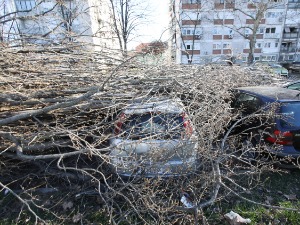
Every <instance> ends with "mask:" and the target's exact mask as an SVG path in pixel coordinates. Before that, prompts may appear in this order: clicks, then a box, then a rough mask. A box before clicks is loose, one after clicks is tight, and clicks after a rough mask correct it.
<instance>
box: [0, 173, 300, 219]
mask: <svg viewBox="0 0 300 225" xmlns="http://www.w3.org/2000/svg"><path fill="white" fill-rule="evenodd" d="M260 180H261V181H262V182H260V183H259V184H258V185H257V186H256V187H255V188H253V189H252V190H251V192H250V193H248V192H247V193H243V196H244V197H246V198H249V199H251V200H253V201H257V202H261V203H264V204H266V203H268V202H269V203H270V204H272V205H275V206H282V207H287V208H296V209H299V211H300V170H294V171H287V172H284V173H266V174H263V175H262V176H261V177H260ZM245 182H248V180H247V181H245ZM56 197H57V198H59V196H56ZM16 202H17V201H16V200H14V199H13V197H12V196H10V195H7V196H4V195H0V203H1V208H2V207H3V206H4V205H6V204H10V205H11V204H16ZM73 203H74V207H72V209H70V210H66V211H62V210H61V208H57V209H55V211H56V212H59V210H61V212H60V215H61V216H62V218H65V219H64V220H63V223H62V221H61V220H58V219H56V218H53V217H51V215H50V214H49V215H48V214H47V213H46V214H45V212H44V213H43V212H41V214H39V215H41V216H42V217H43V218H46V220H48V221H51V222H50V223H49V224H76V223H74V222H73V221H74V220H73V219H74V216H75V215H78V214H82V220H81V221H82V222H83V223H84V224H110V223H109V217H108V215H107V214H106V212H105V211H104V210H103V206H102V207H101V206H100V205H99V204H97V202H96V201H95V199H94V200H93V199H92V198H91V197H86V198H83V199H80V200H76V201H73ZM37 211H39V210H37ZM230 211H234V212H236V213H238V214H240V215H241V216H242V217H243V218H249V219H251V221H252V222H251V224H253V225H254V224H255V225H257V224H259V225H263V224H266V225H269V224H288V225H298V224H300V214H299V212H296V211H288V210H279V209H271V208H266V207H263V206H260V205H255V204H252V203H249V202H245V201H243V200H241V199H240V198H238V197H236V196H233V195H227V196H226V197H225V198H223V199H222V200H220V201H218V202H216V203H215V204H214V205H213V206H211V207H209V208H206V209H205V210H204V214H205V217H206V219H207V221H208V223H209V224H218V225H219V224H228V223H227V222H226V221H225V219H224V215H225V214H226V213H228V212H230ZM18 212H20V211H18ZM18 217H19V220H18V221H16V218H18ZM131 219H132V220H134V221H135V219H134V218H131ZM145 219H146V218H145ZM149 219H150V218H149ZM150 220H151V219H150ZM9 224H34V218H33V216H32V215H31V214H30V213H29V212H28V210H26V209H25V208H23V211H22V213H20V214H18V213H14V214H13V213H11V214H9V213H7V214H5V216H3V214H2V216H1V218H0V225H9ZM78 224H80V221H79V222H78ZM122 224H127V222H126V221H125V222H123V223H122ZM128 224H130V223H129V220H128Z"/></svg>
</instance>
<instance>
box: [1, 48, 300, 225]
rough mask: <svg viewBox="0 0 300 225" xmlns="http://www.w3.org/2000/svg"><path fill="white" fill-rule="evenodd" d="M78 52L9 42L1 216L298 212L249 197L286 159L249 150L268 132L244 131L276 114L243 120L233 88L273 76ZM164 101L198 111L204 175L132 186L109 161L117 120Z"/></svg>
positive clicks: (159, 217)
mask: <svg viewBox="0 0 300 225" xmlns="http://www.w3.org/2000/svg"><path fill="white" fill-rule="evenodd" d="M160 44H161V43H160ZM75 46H76V45H75ZM75 46H72V47H73V49H76V51H66V50H67V49H69V48H70V45H69V44H68V45H65V44H64V43H59V44H58V45H56V46H39V45H37V46H32V45H28V44H26V43H25V44H24V46H23V48H22V49H20V48H15V47H10V46H9V45H8V46H0V58H1V59H0V86H1V93H0V101H1V104H0V127H1V131H0V191H1V195H0V198H1V199H0V206H1V209H2V210H1V211H0V217H1V218H3V217H8V216H9V215H12V214H13V217H14V219H15V220H14V222H16V223H18V222H19V223H26V222H27V223H30V222H32V223H36V224H38V222H43V223H47V222H49V221H47V219H46V218H45V217H46V216H44V215H47V216H48V215H50V219H51V220H54V221H58V222H60V223H73V224H75V223H78V222H81V223H83V224H88V223H89V222H90V220H92V219H91V218H88V215H89V213H90V212H91V208H93V209H95V210H97V212H103V215H107V217H108V218H107V221H109V223H112V224H120V223H122V222H124V221H125V222H127V223H131V224H135V223H138V222H139V223H150V224H166V223H182V224H192V223H194V224H197V223H199V221H201V220H203V221H205V216H204V214H203V210H204V209H205V208H206V207H208V206H211V205H212V204H214V203H216V202H218V201H221V200H222V199H226V197H227V196H230V197H232V196H233V195H234V196H237V197H238V198H239V199H242V200H243V201H248V202H251V203H253V204H258V205H263V206H265V207H273V208H277V209H288V210H296V211H297V209H295V208H284V207H278V206H273V205H271V204H267V203H264V202H263V200H262V201H254V200H253V199H250V198H249V195H248V196H247V195H246V194H245V192H246V191H251V190H252V188H253V187H255V185H259V184H260V182H261V179H260V176H261V175H262V174H263V173H264V172H265V171H271V172H274V171H276V170H275V169H274V168H273V165H274V163H277V162H278V160H276V159H274V160H271V161H264V160H261V159H260V158H256V157H254V158H251V159H250V160H249V158H248V157H245V156H246V155H251V153H252V152H253V151H255V152H256V153H259V152H260V151H263V150H264V147H265V145H264V144H260V145H257V146H253V145H252V146H251V144H250V143H251V140H252V138H257V134H254V135H251V134H250V135H249V136H247V137H246V138H244V137H243V133H244V132H243V131H242V132H241V133H237V134H234V132H233V131H234V129H235V128H236V127H237V126H239V125H241V124H245V123H253V119H254V118H256V119H257V118H258V121H259V123H258V126H259V127H264V125H266V124H267V122H268V121H267V118H270V117H272V116H273V113H272V112H270V113H269V114H267V115H266V113H263V112H261V111H257V112H256V113H255V114H253V115H251V116H248V117H242V118H241V117H240V114H239V112H235V111H232V108H231V105H230V99H231V96H232V93H231V92H230V91H229V89H231V88H234V87H238V86H246V85H256V84H268V85H271V84H273V83H272V82H273V80H272V76H270V75H269V74H268V73H266V72H265V71H263V70H262V69H258V70H257V71H256V72H255V73H253V72H252V71H250V70H248V69H247V68H243V67H238V66H232V67H218V66H211V65H206V66H202V67H199V66H188V67H187V66H181V65H170V66H166V65H165V64H164V63H162V64H155V65H147V64H141V63H140V62H139V61H138V60H135V58H136V56H133V57H131V58H127V59H123V60H120V59H119V58H118V55H117V54H115V52H113V51H112V50H109V49H107V50H106V51H104V50H103V51H98V52H96V51H95V52H91V51H87V50H86V48H75ZM154 53H155V49H154ZM212 77H213V78H214V79H212ZM162 97H164V98H169V99H173V100H175V99H181V101H182V103H183V104H184V108H185V109H186V111H187V113H188V114H189V115H190V120H191V123H192V124H193V129H194V131H195V133H196V134H197V140H198V142H197V144H198V145H197V148H196V149H195V151H196V153H195V155H197V162H198V164H197V168H194V169H191V170H190V171H188V172H189V173H188V175H187V174H186V173H184V171H182V170H181V169H180V167H179V168H178V171H177V174H176V176H175V177H169V178H166V177H164V176H160V175H158V176H157V177H144V176H143V175H142V174H133V175H132V177H130V178H128V179H125V178H124V177H122V176H120V175H119V174H118V173H116V171H115V170H114V169H113V167H112V161H111V159H110V152H111V151H112V149H113V147H112V146H111V144H110V140H111V138H112V136H113V135H114V133H113V130H114V128H115V120H116V117H117V115H118V114H119V113H120V112H121V111H122V110H123V109H124V108H126V107H128V106H129V105H130V104H131V102H132V101H134V100H136V99H137V98H138V99H140V98H162ZM274 109H276V108H274ZM273 111H274V110H273ZM183 116H185V115H180V118H181V117H183ZM181 119H182V118H181ZM232 121H236V122H235V123H234V124H232ZM186 125H187V124H186ZM182 127H184V125H183V124H182ZM244 131H245V132H246V131H247V128H246V130H244ZM166 132H167V131H166ZM157 138H160V137H159V136H158V137H157ZM144 140H145V139H141V140H140V141H144ZM241 140H242V141H241ZM181 141H183V139H182V140H181V139H180V141H179V142H180V143H181ZM182 143H183V142H182ZM163 152H164V149H159V148H158V149H156V151H153V152H150V154H149V155H147V159H148V160H151V161H155V160H156V161H157V160H162V161H163V160H164V159H162V157H163V156H164V154H163ZM170 154H175V153H170ZM176 154H177V153H176ZM283 160H289V159H283ZM253 161H254V162H253ZM124 165H126V163H124ZM130 166H133V167H134V168H135V169H137V170H136V171H138V169H139V168H140V166H139V165H130ZM135 166H136V167H137V168H136V167H135ZM296 166H297V165H296ZM153 169H155V168H153ZM156 169H157V168H156ZM245 180H246V182H245ZM87 196H88V199H87ZM184 197H185V198H186V199H187V200H188V202H187V201H184ZM91 198H92V200H91ZM182 199H183V201H181V200H182ZM226 200H227V199H226ZM18 202H19V204H18ZM76 204H78V205H76ZM92 204H94V205H93V206H92V207H91V205H92ZM77 206H78V207H77ZM28 213H29V215H28ZM24 217H25V219H24ZM52 222H53V221H52ZM93 222H95V221H93Z"/></svg>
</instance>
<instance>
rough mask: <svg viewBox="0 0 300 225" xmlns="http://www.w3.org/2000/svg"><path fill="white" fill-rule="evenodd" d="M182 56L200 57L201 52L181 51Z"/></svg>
mask: <svg viewBox="0 0 300 225" xmlns="http://www.w3.org/2000/svg"><path fill="white" fill-rule="evenodd" d="M181 53H182V55H200V50H186V51H181Z"/></svg>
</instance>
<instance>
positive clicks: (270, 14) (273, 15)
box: [266, 12, 283, 18]
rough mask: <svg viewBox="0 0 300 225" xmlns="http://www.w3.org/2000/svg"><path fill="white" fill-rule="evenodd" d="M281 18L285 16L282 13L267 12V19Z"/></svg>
mask: <svg viewBox="0 0 300 225" xmlns="http://www.w3.org/2000/svg"><path fill="white" fill-rule="evenodd" d="M280 16H283V13H282V12H267V13H266V18H278V17H280Z"/></svg>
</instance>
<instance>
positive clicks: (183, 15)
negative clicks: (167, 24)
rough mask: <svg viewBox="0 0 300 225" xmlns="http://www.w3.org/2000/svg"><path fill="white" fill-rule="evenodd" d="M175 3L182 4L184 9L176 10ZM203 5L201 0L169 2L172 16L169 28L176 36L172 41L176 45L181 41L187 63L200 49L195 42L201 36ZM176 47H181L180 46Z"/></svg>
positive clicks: (191, 60)
mask: <svg viewBox="0 0 300 225" xmlns="http://www.w3.org/2000/svg"><path fill="white" fill-rule="evenodd" d="M177 4H182V7H183V8H184V10H182V11H178V7H176V6H175V5H177ZM203 5H205V3H204V2H203V1H202V2H201V1H193V0H181V1H179V2H177V3H173V2H171V8H172V16H173V18H172V25H171V26H172V27H171V29H172V30H173V33H176V36H174V37H173V38H174V42H175V45H176V46H177V45H178V44H180V43H182V45H183V49H184V50H183V54H184V55H185V56H186V57H187V61H188V63H189V64H191V63H192V62H193V58H194V55H195V54H197V55H198V52H199V51H200V48H199V46H198V45H197V44H196V43H197V41H198V40H200V39H201V37H202V29H201V19H202V17H201V16H202V15H201V12H203V11H204V10H203ZM188 9H193V12H189V11H188ZM177 38H179V39H180V41H179V42H180V43H177V40H176V39H177ZM176 48H179V49H181V46H177V47H176Z"/></svg>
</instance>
